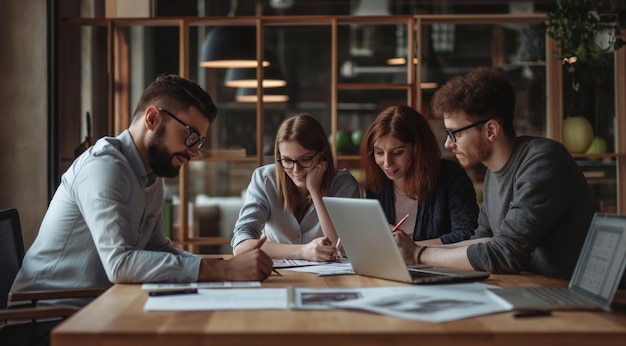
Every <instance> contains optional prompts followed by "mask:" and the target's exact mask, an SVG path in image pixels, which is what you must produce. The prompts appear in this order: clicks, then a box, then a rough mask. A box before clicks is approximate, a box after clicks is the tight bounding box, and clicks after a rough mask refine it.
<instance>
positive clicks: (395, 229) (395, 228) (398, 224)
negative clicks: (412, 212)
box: [391, 214, 409, 233]
mask: <svg viewBox="0 0 626 346" xmlns="http://www.w3.org/2000/svg"><path fill="white" fill-rule="evenodd" d="M408 218H409V214H406V215H404V217H403V218H402V219H400V221H398V223H397V224H396V225H395V226H393V229H392V230H391V232H392V233H393V232H395V231H397V230H398V229H400V226H402V224H403V223H404V222H405V221H406V219H408Z"/></svg>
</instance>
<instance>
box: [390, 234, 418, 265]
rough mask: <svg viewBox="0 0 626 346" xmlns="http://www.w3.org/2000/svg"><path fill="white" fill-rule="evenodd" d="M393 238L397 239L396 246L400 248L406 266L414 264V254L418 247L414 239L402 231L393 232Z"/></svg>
mask: <svg viewBox="0 0 626 346" xmlns="http://www.w3.org/2000/svg"><path fill="white" fill-rule="evenodd" d="M393 237H394V238H395V239H396V244H398V248H400V253H401V254H402V258H403V259H404V263H406V264H414V263H413V262H414V261H415V260H414V259H413V253H414V252H415V248H416V247H417V245H416V244H415V243H414V242H413V239H412V238H411V237H410V236H409V235H408V234H406V233H405V232H404V231H402V230H397V231H396V232H393Z"/></svg>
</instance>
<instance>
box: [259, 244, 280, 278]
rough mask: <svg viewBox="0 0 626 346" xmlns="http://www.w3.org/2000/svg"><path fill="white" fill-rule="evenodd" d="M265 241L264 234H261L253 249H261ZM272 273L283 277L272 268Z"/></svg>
mask: <svg viewBox="0 0 626 346" xmlns="http://www.w3.org/2000/svg"><path fill="white" fill-rule="evenodd" d="M266 240H267V236H266V235H265V234H261V238H259V241H258V242H257V243H256V244H255V245H254V247H253V249H259V250H260V249H261V246H263V244H265V241H266ZM272 273H274V274H276V275H278V276H283V275H282V274H281V273H279V272H278V270H276V269H274V268H272Z"/></svg>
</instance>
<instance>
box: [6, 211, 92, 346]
mask: <svg viewBox="0 0 626 346" xmlns="http://www.w3.org/2000/svg"><path fill="white" fill-rule="evenodd" d="M23 259H24V242H23V240H22V229H21V226H20V218H19V214H18V212H17V210H16V209H8V210H3V211H0V263H1V265H0V344H2V345H5V344H6V345H14V344H16V343H18V344H20V345H22V344H40V343H41V342H40V340H39V339H38V334H40V333H37V326H38V324H43V323H45V324H48V325H49V324H50V319H57V321H58V320H59V319H63V318H66V317H69V316H70V315H72V314H73V313H75V312H76V311H77V310H78V308H77V307H75V306H65V305H54V306H52V305H51V306H37V301H39V300H42V299H63V298H95V297H97V296H98V295H100V294H101V293H102V292H104V290H102V289H69V290H54V291H29V292H10V290H11V286H12V285H13V281H14V280H15V277H16V276H17V273H18V271H19V270H20V268H21V266H22V260H23ZM9 302H11V306H10V307H8V303H9ZM44 319H45V320H46V322H40V321H41V320H44ZM28 321H30V323H29V324H28V323H27V322H28ZM20 322H21V323H20ZM26 324H28V326H27V327H26V328H27V329H26V332H27V334H26V335H27V338H28V337H30V339H31V340H26V341H25V340H21V339H23V337H20V336H19V333H21V334H23V333H24V329H25V325H26ZM42 329H44V328H42ZM16 338H17V339H16ZM47 338H48V335H44V339H46V341H45V342H47Z"/></svg>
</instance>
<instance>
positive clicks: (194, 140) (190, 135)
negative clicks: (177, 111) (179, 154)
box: [158, 108, 204, 150]
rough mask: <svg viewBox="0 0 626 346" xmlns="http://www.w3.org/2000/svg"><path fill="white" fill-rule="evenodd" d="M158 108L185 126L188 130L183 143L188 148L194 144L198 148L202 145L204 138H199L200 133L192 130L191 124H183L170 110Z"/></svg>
mask: <svg viewBox="0 0 626 346" xmlns="http://www.w3.org/2000/svg"><path fill="white" fill-rule="evenodd" d="M158 110H159V111H161V112H163V113H165V114H167V115H169V116H170V117H172V119H174V120H176V121H178V122H179V123H180V124H181V125H183V126H184V127H185V128H187V131H188V132H187V137H185V145H186V146H187V147H188V148H191V147H193V146H194V145H196V144H197V145H198V150H200V149H202V147H204V138H200V133H198V131H196V130H194V129H193V128H192V127H191V126H189V125H187V124H185V123H184V122H183V121H182V120H180V119H178V118H177V117H176V116H175V115H174V114H172V112H170V111H168V110H167V109H165V108H158Z"/></svg>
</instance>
